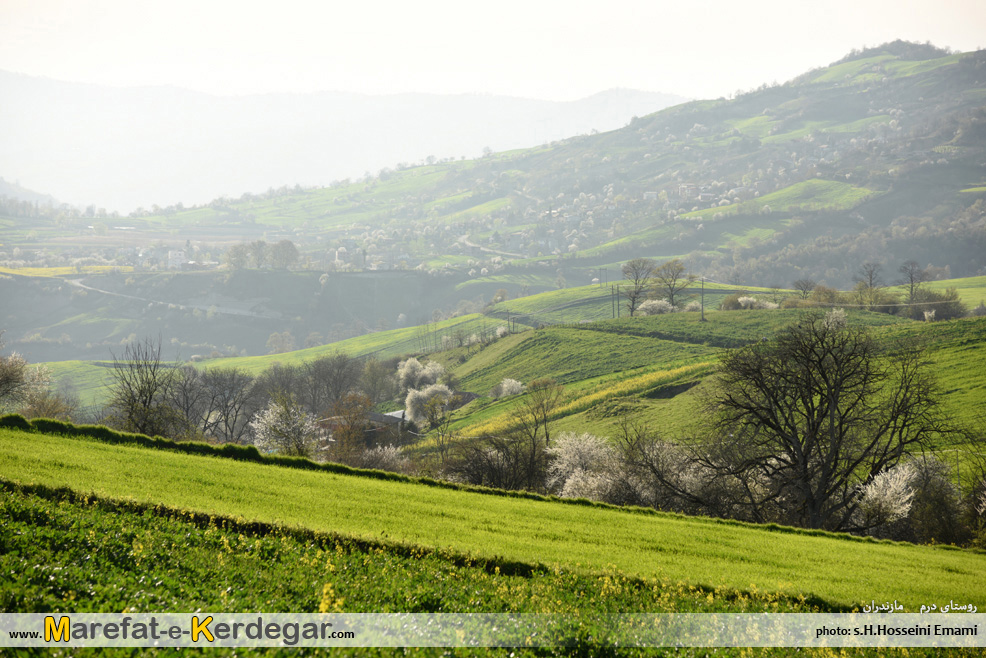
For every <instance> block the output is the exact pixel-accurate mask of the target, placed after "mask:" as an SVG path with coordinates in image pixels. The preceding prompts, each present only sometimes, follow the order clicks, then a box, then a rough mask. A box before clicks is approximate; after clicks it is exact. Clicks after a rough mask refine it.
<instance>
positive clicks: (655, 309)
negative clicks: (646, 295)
mask: <svg viewBox="0 0 986 658" xmlns="http://www.w3.org/2000/svg"><path fill="white" fill-rule="evenodd" d="M675 310H677V309H675V307H674V306H672V305H671V302H669V301H667V300H666V299H649V300H647V301H646V302H644V303H643V304H641V305H640V307H639V308H638V309H637V312H638V313H640V315H664V314H665V313H674V312H675Z"/></svg>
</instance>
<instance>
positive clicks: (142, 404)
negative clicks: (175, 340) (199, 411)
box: [109, 338, 182, 437]
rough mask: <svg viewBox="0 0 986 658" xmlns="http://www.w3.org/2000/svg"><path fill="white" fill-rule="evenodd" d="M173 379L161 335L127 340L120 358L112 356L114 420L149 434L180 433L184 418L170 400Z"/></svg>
mask: <svg viewBox="0 0 986 658" xmlns="http://www.w3.org/2000/svg"><path fill="white" fill-rule="evenodd" d="M174 381H175V368H174V365H173V364H170V363H165V362H164V361H162V360H161V339H160V338H158V339H157V340H153V339H150V338H145V339H144V340H142V341H134V342H131V343H128V344H127V345H126V347H125V348H124V349H123V354H122V355H121V356H120V357H117V356H116V355H115V354H114V355H113V383H112V384H110V391H111V392H110V401H109V410H110V420H111V422H112V423H113V424H114V425H116V426H118V427H119V428H121V429H123V430H126V431H128V432H138V433H140V434H147V435H149V436H155V435H160V436H166V437H171V436H175V435H176V434H178V433H180V431H181V427H182V423H181V418H180V416H179V414H178V412H177V411H176V410H175V409H174V407H172V406H171V400H170V397H171V387H172V386H173V384H174Z"/></svg>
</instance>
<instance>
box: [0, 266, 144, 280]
mask: <svg viewBox="0 0 986 658" xmlns="http://www.w3.org/2000/svg"><path fill="white" fill-rule="evenodd" d="M133 270H134V268H133V267H131V266H129V265H83V266H81V267H78V268H75V267H16V268H14V267H0V274H10V275H14V276H40V277H48V278H62V279H65V278H71V277H73V276H82V275H85V274H107V273H109V272H133Z"/></svg>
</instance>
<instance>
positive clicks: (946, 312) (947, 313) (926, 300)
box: [902, 288, 966, 322]
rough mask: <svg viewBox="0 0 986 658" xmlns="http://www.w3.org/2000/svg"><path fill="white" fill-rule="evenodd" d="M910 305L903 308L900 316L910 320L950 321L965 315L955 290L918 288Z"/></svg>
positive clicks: (963, 306)
mask: <svg viewBox="0 0 986 658" xmlns="http://www.w3.org/2000/svg"><path fill="white" fill-rule="evenodd" d="M911 304H912V305H911V306H905V307H904V311H903V313H902V315H904V316H905V317H909V318H910V319H912V320H925V321H926V322H932V321H939V320H952V319H954V318H961V317H963V316H964V315H965V314H966V307H965V304H963V303H962V302H961V301H960V300H959V293H958V290H956V289H955V288H948V289H946V290H944V291H938V290H930V289H928V288H918V289H917V290H915V291H914V298H913V300H912V302H911ZM929 316H930V317H929Z"/></svg>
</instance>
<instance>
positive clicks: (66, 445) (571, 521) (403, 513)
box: [0, 429, 986, 610]
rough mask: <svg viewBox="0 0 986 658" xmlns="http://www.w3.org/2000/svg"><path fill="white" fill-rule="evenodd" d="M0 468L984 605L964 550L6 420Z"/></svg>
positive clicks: (233, 504)
mask: <svg viewBox="0 0 986 658" xmlns="http://www.w3.org/2000/svg"><path fill="white" fill-rule="evenodd" d="M0 466H2V472H3V474H4V479H5V480H6V481H7V483H8V484H7V485H6V486H7V487H8V488H9V487H10V486H11V485H12V484H13V483H15V482H17V483H20V484H21V485H23V486H29V487H34V488H35V489H37V490H43V491H52V490H53V489H55V488H58V487H68V488H70V489H71V490H73V491H75V492H78V493H79V494H87V495H89V496H94V497H96V498H97V499H100V500H108V501H112V500H127V501H130V502H128V503H125V505H129V506H131V508H139V507H140V506H149V505H158V506H163V508H165V509H170V510H186V511H187V512H188V513H192V514H193V515H195V514H199V515H202V514H204V515H218V516H220V517H225V518H237V519H242V520H243V521H242V522H244V523H250V522H259V523H261V524H271V523H274V524H278V525H283V526H285V527H287V528H296V529H302V530H307V531H313V532H319V533H325V534H328V535H330V536H332V537H338V538H340V539H341V540H342V541H347V540H349V541H355V542H363V543H364V545H373V544H374V543H380V542H382V543H384V544H386V545H389V546H396V547H403V548H402V549H401V551H402V552H404V553H405V554H406V552H407V551H410V550H412V549H413V547H415V546H420V547H422V548H423V549H424V551H425V553H424V554H425V555H426V554H428V553H430V552H432V551H447V552H448V554H449V555H450V556H456V555H469V556H471V559H472V560H473V561H475V562H480V563H481V562H482V561H485V560H492V561H494V562H493V563H498V562H499V563H502V564H505V565H510V564H515V565H529V566H530V568H533V569H534V570H535V571H540V570H543V569H553V570H555V572H556V573H558V572H563V571H567V570H572V571H574V572H575V573H580V574H590V575H591V574H600V573H605V572H607V571H613V570H615V571H617V572H619V573H621V574H624V575H625V576H626V577H628V578H631V579H638V580H641V581H643V582H654V583H657V582H660V581H662V580H665V581H667V582H671V583H676V582H682V583H685V584H687V585H688V586H691V587H700V588H701V589H702V590H704V591H727V592H728V591H754V590H755V591H758V592H772V593H778V594H781V595H782V596H784V597H789V598H792V599H799V600H804V599H808V600H810V601H814V602H816V605H821V606H824V607H825V608H828V609H847V608H852V607H858V606H860V605H861V604H862V603H864V602H869V601H870V600H871V599H872V598H876V599H879V600H884V599H890V600H893V599H896V600H898V601H900V602H902V603H903V604H904V605H905V606H907V609H908V610H910V609H912V608H916V607H918V606H920V605H922V604H924V603H926V602H927V601H930V600H938V599H939V598H942V597H945V598H953V599H956V600H961V601H963V602H964V603H973V604H976V605H986V598H983V592H982V590H981V588H980V587H978V581H980V580H981V579H982V577H983V570H984V569H986V560H984V557H983V555H982V554H981V553H979V552H974V551H963V550H954V549H953V550H947V549H942V548H935V547H926V546H914V545H902V544H894V543H888V542H877V541H869V540H860V539H854V538H850V537H848V536H842V535H833V534H829V533H822V532H804V531H793V530H790V529H782V528H767V527H757V526H750V525H745V524H740V523H729V522H715V521H711V520H708V519H701V518H684V517H678V516H675V515H667V514H660V513H652V512H646V511H639V512H634V511H629V510H621V509H616V508H610V507H606V506H599V505H594V506H592V505H590V506H587V505H582V504H573V503H565V502H560V501H550V500H547V501H539V500H527V499H524V498H517V497H511V496H500V495H491V493H495V492H489V493H484V492H472V491H456V490H450V489H447V488H443V487H435V486H426V485H425V484H416V483H413V482H401V481H392V480H382V479H376V478H370V477H360V476H358V475H338V474H331V473H318V472H312V471H307V470H298V469H292V468H284V467H276V466H264V465H256V464H250V463H245V462H237V461H232V460H228V459H222V458H218V459H217V458H214V457H198V456H194V455H181V454H175V453H174V452H170V451H166V450H151V449H146V448H139V447H129V446H114V445H107V444H103V443H99V442H94V441H92V440H86V439H69V438H65V437H61V438H60V437H54V436H45V435H40V434H29V433H24V432H22V431H16V430H7V429H4V430H0ZM260 482H263V483H264V484H263V486H258V483H260ZM398 500H399V501H400V503H399V504H396V501H398ZM353 501H359V503H358V504H357V505H354V504H353ZM193 518H194V517H193ZM134 545H135V546H136V544H134ZM134 550H136V549H134ZM439 554H441V553H439ZM134 556H135V557H137V558H138V559H139V556H137V555H136V554H134ZM807 556H810V559H809V558H808V557H807ZM148 557H149V556H148ZM836 574H838V576H836ZM341 594H342V593H340V595H341Z"/></svg>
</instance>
